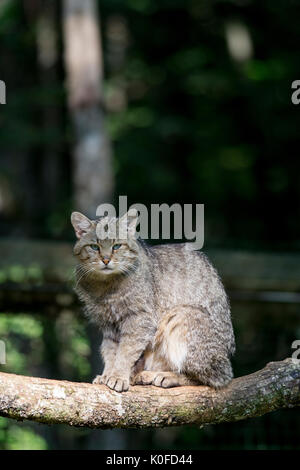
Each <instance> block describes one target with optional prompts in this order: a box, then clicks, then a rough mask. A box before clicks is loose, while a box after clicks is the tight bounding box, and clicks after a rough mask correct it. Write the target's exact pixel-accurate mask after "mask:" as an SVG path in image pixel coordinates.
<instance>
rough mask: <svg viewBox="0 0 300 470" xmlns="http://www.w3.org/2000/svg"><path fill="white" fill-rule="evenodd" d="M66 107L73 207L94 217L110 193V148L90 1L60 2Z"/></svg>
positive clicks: (97, 35) (96, 31)
mask: <svg viewBox="0 0 300 470" xmlns="http://www.w3.org/2000/svg"><path fill="white" fill-rule="evenodd" d="M63 30H64V41H65V55H64V59H65V68H66V74H67V87H68V104H69V109H70V114H71V118H72V121H73V124H74V130H75V138H76V144H75V148H74V151H73V184H74V204H75V208H76V210H80V211H83V212H84V213H85V214H87V215H90V216H95V214H96V208H97V206H98V205H99V204H101V203H103V202H109V201H110V200H111V198H112V194H113V175H112V162H111V149H110V145H109V141H108V137H107V134H106V129H105V119H104V112H103V95H102V78H103V65H102V51H101V38H100V32H99V18H98V13H97V9H96V2H95V1H94V0H85V1H82V0H64V17H63Z"/></svg>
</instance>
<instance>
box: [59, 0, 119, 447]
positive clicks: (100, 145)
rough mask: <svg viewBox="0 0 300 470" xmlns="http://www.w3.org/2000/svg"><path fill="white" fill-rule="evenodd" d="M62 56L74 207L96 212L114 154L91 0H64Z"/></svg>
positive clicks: (93, 337)
mask: <svg viewBox="0 0 300 470" xmlns="http://www.w3.org/2000/svg"><path fill="white" fill-rule="evenodd" d="M63 5H64V10H63V31H64V45H65V51H64V61H65V68H66V76H67V90H68V105H69V111H70V115H71V118H72V122H73V125H74V132H75V139H76V144H75V147H74V150H73V154H72V162H73V194H74V208H75V209H76V210H79V211H82V212H83V213H84V214H86V215H88V216H90V217H95V216H96V208H97V206H98V205H99V204H101V203H103V202H110V201H111V200H112V195H113V189H114V188H113V187H114V184H113V173H112V156H111V148H110V143H109V139H108V136H107V133H106V128H105V116H104V110H103V94H102V92H103V90H102V79H103V62H102V49H101V35H100V31H99V29H100V28H99V25H100V21H99V15H98V12H97V8H96V2H95V1H94V0H84V1H82V0H64V4H63ZM88 334H89V337H90V342H91V349H92V357H91V362H92V364H91V365H92V374H93V375H96V374H97V373H99V371H100V368H101V362H100V355H99V345H100V340H101V338H100V334H99V331H98V330H95V328H94V327H91V326H89V328H88ZM122 441H123V434H122V435H120V431H118V430H116V431H114V432H111V433H109V434H108V433H105V431H104V432H103V431H94V432H93V433H91V435H90V438H89V442H88V444H87V447H88V448H92V449H101V448H102V449H103V448H114V445H115V443H116V442H118V446H119V448H123V447H124V443H123V442H122Z"/></svg>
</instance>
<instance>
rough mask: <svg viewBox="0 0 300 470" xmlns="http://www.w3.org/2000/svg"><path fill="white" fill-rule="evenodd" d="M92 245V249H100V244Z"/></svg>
mask: <svg viewBox="0 0 300 470" xmlns="http://www.w3.org/2000/svg"><path fill="white" fill-rule="evenodd" d="M90 247H91V248H92V250H94V251H99V246H98V245H90Z"/></svg>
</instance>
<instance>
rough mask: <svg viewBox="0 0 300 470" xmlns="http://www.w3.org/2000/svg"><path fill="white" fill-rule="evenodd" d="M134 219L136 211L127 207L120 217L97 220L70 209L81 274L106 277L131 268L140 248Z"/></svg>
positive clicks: (135, 219) (75, 250) (124, 272)
mask: <svg viewBox="0 0 300 470" xmlns="http://www.w3.org/2000/svg"><path fill="white" fill-rule="evenodd" d="M137 220H138V217H137V213H136V212H130V211H129V212H128V213H127V214H125V216H123V217H122V218H120V219H116V218H108V217H103V218H101V219H99V220H90V219H88V218H87V217H86V216H85V215H83V214H81V213H80V212H73V213H72V215H71V223H72V225H73V227H74V230H75V234H76V237H77V239H78V240H77V242H76V243H75V246H74V254H75V255H76V256H77V257H78V258H79V261H80V265H81V269H82V274H83V276H87V275H91V276H93V275H94V276H101V277H103V278H106V279H107V278H110V277H111V276H114V275H120V274H127V273H129V272H131V271H132V270H133V269H134V268H135V266H136V264H137V259H138V255H139V249H140V248H139V245H138V243H137V241H136V238H135V234H136V225H137ZM79 275H80V272H79Z"/></svg>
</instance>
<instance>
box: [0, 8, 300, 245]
mask: <svg viewBox="0 0 300 470" xmlns="http://www.w3.org/2000/svg"><path fill="white" fill-rule="evenodd" d="M52 3H54V4H55V5H56V13H55V15H56V16H55V18H54V20H55V23H54V25H55V28H56V30H55V34H56V37H57V42H56V44H57V56H58V57H57V61H56V63H55V65H53V67H52V68H50V69H49V71H48V72H47V71H46V72H43V71H41V70H40V64H39V61H38V50H37V26H36V25H37V22H38V17H39V10H38V8H37V9H36V11H35V10H34V7H32V8H31V9H30V8H29V6H28V4H27V2H24V4H23V3H22V2H17V1H16V0H10V1H8V2H6V3H5V5H6V6H5V7H2V8H1V10H0V39H1V41H0V66H1V74H2V75H1V79H4V80H5V81H6V83H7V105H5V106H2V107H1V115H0V141H1V148H2V153H3V155H4V158H3V160H2V161H3V163H2V168H1V170H0V186H1V188H2V191H3V192H4V196H5V197H6V200H7V201H6V202H7V208H6V210H5V211H4V213H3V215H2V219H1V220H0V224H2V227H3V231H4V232H5V233H7V234H9V233H25V234H26V233H27V234H30V235H38V236H46V237H49V236H50V237H55V238H57V237H58V238H61V237H66V236H70V237H71V236H72V232H71V229H70V227H69V222H68V220H67V219H68V218H66V213H69V212H70V210H71V196H72V185H71V170H72V165H71V162H70V157H69V155H70V147H71V145H72V142H73V135H72V131H71V125H70V122H69V120H68V117H67V113H66V107H65V90H64V75H63V66H62V49H61V48H62V38H61V29H60V15H61V11H60V8H59V2H52ZM98 3H99V10H100V13H101V25H102V28H101V33H102V37H103V49H104V66H105V83H104V94H105V97H104V98H105V106H106V108H107V114H108V115H107V126H108V129H109V134H110V137H111V140H112V143H113V150H114V169H115V174H116V196H117V195H119V194H126V195H128V198H129V203H130V204H131V203H133V202H142V203H145V204H150V203H152V202H159V203H161V202H168V203H172V202H181V203H188V202H192V203H197V202H198V203H204V204H205V221H206V245H219V246H235V247H236V246H239V247H253V248H266V249H277V248H281V249H296V248H298V247H299V220H300V218H299V215H300V214H299V211H300V209H299V204H297V202H296V201H298V200H299V196H300V194H299V191H300V189H299V188H300V184H299V183H300V181H299V178H300V177H299V174H300V171H299V169H300V168H299V159H298V158H297V157H298V132H299V131H298V129H299V124H300V117H299V116H300V113H299V109H298V107H297V106H295V105H293V104H292V103H291V83H292V81H294V80H296V79H297V78H299V75H300V65H299V60H298V46H297V44H298V41H297V39H298V31H299V28H300V19H299V18H300V15H299V12H300V2H299V1H297V0H293V1H289V2H286V1H283V0H279V1H277V2H271V1H267V2H259V0H243V1H240V0H214V1H202V2H198V1H196V0H189V1H185V0H176V1H175V2H174V1H172V2H170V1H167V0H160V1H158V0H152V1H151V2H150V1H148V0H147V1H146V0H143V1H141V0H139V1H134V0H114V1H111V0H109V1H107V0H101V1H99V2H98ZM33 5H35V3H34V2H33ZM32 10H33V11H32ZM232 22H238V24H239V25H241V27H242V28H244V30H245V31H246V33H247V35H248V37H249V38H250V42H251V48H252V54H249V56H248V57H247V58H246V59H245V60H241V61H238V60H236V59H235V58H234V57H233V55H232V53H231V52H230V50H229V49H228V43H227V39H226V31H227V29H228V25H230V24H232ZM45 75H46V76H47V77H48V78H47V79H45ZM53 113H54V116H53ZM49 116H51V117H50V118H49ZM49 119H50V120H49ZM46 149H47V151H48V153H49V151H50V152H52V154H53V155H52V157H51V158H52V160H51V161H52V162H53V168H52V169H53V172H54V174H55V175H56V176H54V178H55V179H54V183H53V184H52V186H51V184H50V183H49V180H50V174H51V170H50V172H48V174H45V170H44V165H46V164H47V165H49V162H48V163H47V160H46V159H47V158H49V155H48V154H47V152H46ZM46 154H47V155H48V157H47V156H46ZM47 168H48V169H49V166H47ZM50 186H51V188H52V190H50V189H49V188H50ZM53 188H55V190H53ZM49 191H50V192H51V191H52V193H53V192H54V193H55V194H54V196H55V197H54V199H53V200H49ZM52 196H53V194H52ZM5 197H4V199H5ZM16 217H17V219H18V224H17V227H16V225H15V218H16Z"/></svg>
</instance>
